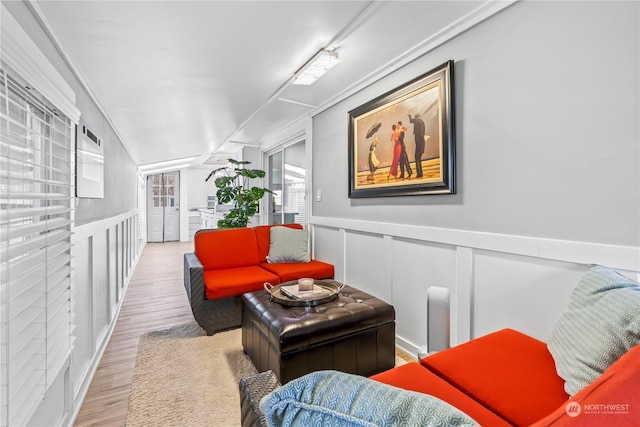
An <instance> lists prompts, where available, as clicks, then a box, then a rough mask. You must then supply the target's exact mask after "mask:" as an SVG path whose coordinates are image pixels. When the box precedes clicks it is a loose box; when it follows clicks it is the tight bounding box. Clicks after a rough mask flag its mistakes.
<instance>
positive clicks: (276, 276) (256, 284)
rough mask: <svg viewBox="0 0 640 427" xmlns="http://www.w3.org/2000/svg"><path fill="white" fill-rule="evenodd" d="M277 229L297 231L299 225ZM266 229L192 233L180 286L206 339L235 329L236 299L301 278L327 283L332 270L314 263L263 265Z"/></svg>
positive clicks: (267, 239) (265, 262)
mask: <svg viewBox="0 0 640 427" xmlns="http://www.w3.org/2000/svg"><path fill="white" fill-rule="evenodd" d="M282 226H284V227H288V228H290V229H294V230H302V228H303V227H302V226H301V225H300V224H283V225H281V227H282ZM272 227H275V225H262V226H257V227H254V228H234V229H224V230H217V229H213V230H199V231H198V232H196V234H195V236H194V249H195V251H194V252H192V253H186V254H184V286H185V289H186V291H187V297H188V299H189V303H190V305H191V310H192V312H193V315H194V317H195V319H196V321H197V322H198V324H199V325H200V326H201V327H202V328H203V329H204V330H205V331H206V332H207V334H209V335H212V334H214V333H216V332H217V331H221V330H224V329H230V328H234V327H239V326H240V323H241V320H240V296H241V295H242V294H244V293H246V292H253V291H257V290H260V289H263V286H264V283H265V282H268V283H271V284H272V285H277V284H279V283H281V282H286V281H290V280H297V279H299V278H301V277H310V278H313V279H330V278H333V275H334V268H333V265H331V264H328V263H325V262H321V261H317V260H314V259H311V260H310V261H309V262H277V263H270V262H268V260H267V256H268V255H269V249H270V246H271V228H272Z"/></svg>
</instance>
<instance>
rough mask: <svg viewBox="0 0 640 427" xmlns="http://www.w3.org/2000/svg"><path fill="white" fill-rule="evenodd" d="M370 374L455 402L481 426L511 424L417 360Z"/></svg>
mask: <svg viewBox="0 0 640 427" xmlns="http://www.w3.org/2000/svg"><path fill="white" fill-rule="evenodd" d="M370 378H371V379H372V380H376V381H379V382H382V383H385V384H389V385H392V386H395V387H400V388H403V389H405V390H411V391H416V392H418V393H425V394H429V395H431V396H435V397H437V398H439V399H441V400H444V401H445V402H447V403H449V404H451V405H453V406H455V407H456V408H458V409H459V410H461V411H462V412H464V413H465V414H467V415H468V416H470V417H471V418H473V419H474V420H476V421H477V422H478V423H479V424H480V425H481V426H494V427H500V426H510V425H511V424H509V423H507V422H506V421H505V420H503V419H502V418H500V417H499V416H497V415H496V414H494V413H493V412H491V411H489V410H488V409H487V408H485V407H484V406H482V405H481V404H479V403H478V402H476V401H475V400H473V399H471V398H470V397H469V396H466V395H465V394H464V393H462V392H461V391H460V390H458V389H456V388H455V387H453V386H452V385H451V384H449V383H447V382H446V381H444V380H443V379H442V378H440V377H438V376H437V375H435V374H434V373H432V372H430V371H429V370H428V369H426V368H425V367H424V366H421V365H420V364H419V363H416V362H412V363H407V364H405V365H402V366H398V367H396V368H393V369H390V370H388V371H385V372H382V373H380V374H376V375H374V376H372V377H370Z"/></svg>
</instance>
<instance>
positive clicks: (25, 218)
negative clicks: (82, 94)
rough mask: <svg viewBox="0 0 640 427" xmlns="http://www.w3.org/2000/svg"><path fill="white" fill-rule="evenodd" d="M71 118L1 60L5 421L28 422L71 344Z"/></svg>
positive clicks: (0, 366)
mask: <svg viewBox="0 0 640 427" xmlns="http://www.w3.org/2000/svg"><path fill="white" fill-rule="evenodd" d="M72 141H73V123H72V121H71V120H70V119H69V118H68V117H66V116H65V115H64V114H62V113H61V112H60V111H58V110H57V109H56V108H55V107H54V106H53V105H51V104H50V103H49V102H48V101H47V100H46V99H45V98H44V97H43V96H42V95H41V94H39V93H38V92H36V91H35V90H33V89H31V87H30V86H29V85H28V84H26V82H23V81H21V80H20V79H19V78H18V77H17V76H16V74H15V73H14V72H12V71H11V69H10V68H9V67H8V66H7V65H6V64H5V63H0V171H1V172H0V208H1V210H0V237H1V239H0V242H1V246H0V313H1V314H0V377H1V381H0V387H1V390H0V396H1V398H0V399H1V401H0V409H1V412H0V416H1V418H0V425H1V426H7V425H25V424H26V423H27V422H28V420H29V419H30V418H31V416H32V415H33V413H34V411H35V410H36V409H37V407H38V405H39V404H40V402H41V400H42V399H43V397H44V394H45V393H46V391H47V389H48V387H49V386H50V385H51V384H52V382H53V381H54V379H55V378H56V376H57V375H58V374H59V373H60V372H61V370H62V369H63V368H64V367H65V366H66V365H67V363H68V360H69V355H70V352H71V349H72V340H73V338H72V322H71V260H70V253H71V227H72V219H73V211H72V188H73V187H72V178H73V177H72V172H71V171H72V170H73V168H72V166H73V165H72V159H73V145H72Z"/></svg>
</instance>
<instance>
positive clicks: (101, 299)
mask: <svg viewBox="0 0 640 427" xmlns="http://www.w3.org/2000/svg"><path fill="white" fill-rule="evenodd" d="M90 240H91V252H90V255H91V270H92V272H91V288H92V296H93V302H92V318H93V319H92V320H93V331H94V334H95V337H96V338H95V341H96V343H98V342H100V341H101V338H102V337H104V335H105V334H106V332H107V328H108V326H109V322H110V321H111V319H110V318H109V282H108V279H109V278H108V276H107V271H108V263H107V262H108V257H107V254H108V252H107V230H104V231H102V232H100V233H97V234H95V235H93V236H91V238H90Z"/></svg>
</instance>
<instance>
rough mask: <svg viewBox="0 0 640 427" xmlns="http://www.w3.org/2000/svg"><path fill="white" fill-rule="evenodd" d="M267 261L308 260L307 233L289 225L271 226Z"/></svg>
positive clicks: (309, 258)
mask: <svg viewBox="0 0 640 427" xmlns="http://www.w3.org/2000/svg"><path fill="white" fill-rule="evenodd" d="M270 232H271V234H270V245H269V255H267V262H270V263H277V262H309V261H310V260H311V257H310V256H309V233H308V232H307V230H298V229H294V228H289V227H277V226H276V227H271V230H270Z"/></svg>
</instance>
